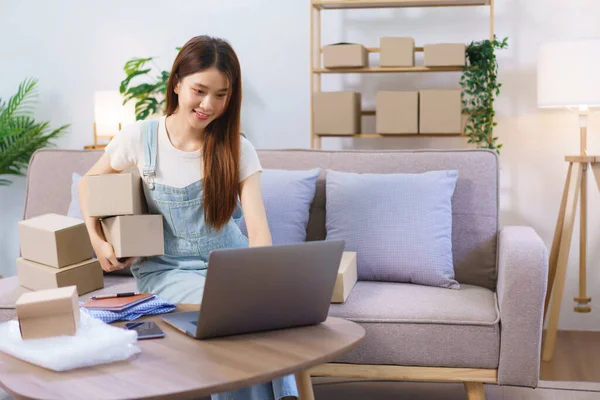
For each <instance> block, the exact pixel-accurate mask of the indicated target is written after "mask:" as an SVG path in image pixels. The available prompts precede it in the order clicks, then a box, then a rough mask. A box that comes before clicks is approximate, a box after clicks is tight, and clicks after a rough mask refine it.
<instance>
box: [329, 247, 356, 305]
mask: <svg viewBox="0 0 600 400" xmlns="http://www.w3.org/2000/svg"><path fill="white" fill-rule="evenodd" d="M357 276H358V273H357V270H356V252H353V251H345V252H344V254H343V255H342V260H341V261H340V269H339V270H338V276H337V279H336V281H335V286H334V288H333V296H332V297H331V302H332V303H343V302H345V301H346V299H347V298H348V296H349V295H350V291H351V290H352V288H353V287H354V285H356V280H357Z"/></svg>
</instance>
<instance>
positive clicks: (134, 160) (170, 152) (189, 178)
mask: <svg viewBox="0 0 600 400" xmlns="http://www.w3.org/2000/svg"><path fill="white" fill-rule="evenodd" d="M240 140H241V141H242V143H241V151H240V153H241V157H240V182H241V181H243V180H244V179H246V178H247V177H249V176H250V175H252V174H254V173H255V172H257V171H259V172H262V166H261V164H260V161H259V159H258V154H257V153H256V150H255V149H254V146H253V145H252V143H250V141H249V140H248V139H246V138H245V137H243V136H241V135H240ZM157 147H158V150H157V156H156V177H155V179H154V182H156V183H158V184H162V185H168V186H172V187H177V188H183V187H186V186H188V185H190V184H192V183H194V182H197V181H199V180H200V179H202V177H203V176H204V175H203V164H202V150H201V149H200V150H197V151H193V152H187V151H182V150H179V149H177V148H175V146H173V144H172V143H171V141H170V140H169V136H168V135H167V128H166V127H165V117H161V118H160V120H159V124H158V146H157ZM105 152H106V153H107V154H108V155H109V156H110V165H111V167H112V168H114V169H116V170H117V171H123V170H126V169H128V168H129V167H132V166H136V167H137V169H138V171H139V173H140V175H142V176H143V170H144V165H145V157H144V140H143V133H142V121H138V122H137V123H135V124H131V125H128V126H126V127H125V128H123V129H122V130H121V131H120V132H119V133H118V134H117V135H116V136H115V137H113V138H112V140H111V141H110V143H109V144H108V145H107V146H106V148H105Z"/></svg>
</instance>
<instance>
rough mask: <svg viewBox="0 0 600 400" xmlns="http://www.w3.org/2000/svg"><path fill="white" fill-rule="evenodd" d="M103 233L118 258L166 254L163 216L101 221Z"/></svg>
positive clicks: (130, 217) (124, 217) (137, 216)
mask: <svg viewBox="0 0 600 400" xmlns="http://www.w3.org/2000/svg"><path fill="white" fill-rule="evenodd" d="M101 225H102V231H103V232H104V236H105V237H106V241H107V242H108V243H110V244H111V245H112V246H113V248H114V250H115V255H116V256H117V258H121V257H149V256H161V255H163V254H164V253H165V247H164V246H165V242H164V232H163V217H162V215H126V216H118V217H112V218H105V219H102V220H101Z"/></svg>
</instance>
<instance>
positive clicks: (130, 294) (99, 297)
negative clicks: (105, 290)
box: [92, 292, 142, 300]
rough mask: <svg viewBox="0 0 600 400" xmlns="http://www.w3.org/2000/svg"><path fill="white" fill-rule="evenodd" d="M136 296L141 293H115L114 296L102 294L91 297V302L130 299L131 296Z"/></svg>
mask: <svg viewBox="0 0 600 400" xmlns="http://www.w3.org/2000/svg"><path fill="white" fill-rule="evenodd" d="M138 294H142V293H137V292H125V293H116V294H102V295H99V296H92V300H99V299H111V298H113V297H131V296H137V295H138Z"/></svg>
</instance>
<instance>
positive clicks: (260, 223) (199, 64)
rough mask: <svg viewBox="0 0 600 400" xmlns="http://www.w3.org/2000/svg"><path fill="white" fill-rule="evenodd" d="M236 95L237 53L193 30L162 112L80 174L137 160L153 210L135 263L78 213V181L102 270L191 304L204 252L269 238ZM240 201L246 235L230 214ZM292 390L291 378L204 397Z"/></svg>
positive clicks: (196, 298)
mask: <svg viewBox="0 0 600 400" xmlns="http://www.w3.org/2000/svg"><path fill="white" fill-rule="evenodd" d="M241 99H242V83H241V72H240V65H239V61H238V58H237V56H236V54H235V52H234V51H233V49H232V48H231V46H230V45H229V44H228V43H227V42H226V41H224V40H221V39H216V38H211V37H207V36H199V37H194V38H192V39H191V40H190V41H189V42H187V43H186V44H185V46H183V47H182V49H181V51H180V52H179V54H178V55H177V57H176V59H175V62H174V63H173V67H172V70H171V75H170V77H169V81H168V84H167V93H166V103H167V104H166V113H165V114H166V116H165V117H161V118H158V119H154V120H151V121H138V122H137V123H135V124H132V125H130V126H127V127H125V128H124V129H123V130H122V131H121V132H119V133H118V134H117V136H115V137H114V138H113V139H112V140H111V142H110V143H109V144H108V146H107V147H106V149H105V154H104V155H103V156H102V157H101V158H100V160H99V161H98V162H97V163H96V164H95V165H94V166H93V167H92V168H91V169H90V170H89V171H88V173H87V174H86V175H90V174H109V173H118V172H120V171H123V170H125V169H126V168H128V167H131V166H134V167H137V168H138V170H139V171H140V175H141V176H142V177H143V180H144V193H145V195H146V200H147V203H148V208H149V211H150V213H151V214H158V213H160V214H162V215H163V221H164V237H165V254H164V256H159V257H148V258H146V259H144V260H143V261H141V262H137V263H134V261H135V260H134V259H133V258H129V259H126V260H119V259H117V258H116V257H115V253H114V250H113V248H112V246H111V245H110V244H109V243H108V242H106V240H105V238H104V236H103V234H102V231H101V228H100V224H99V222H98V219H97V218H91V217H89V215H88V212H87V207H86V205H87V201H86V190H85V179H82V180H81V183H80V188H79V193H80V204H81V205H82V207H81V208H82V210H81V211H82V214H83V216H84V219H85V222H86V225H87V228H88V232H89V234H90V238H91V241H92V246H93V248H94V250H95V252H96V255H97V257H98V260H99V261H100V264H101V265H102V269H103V270H104V271H107V272H110V271H115V270H118V269H123V268H125V267H126V266H129V265H131V266H132V273H133V275H134V277H135V279H136V283H137V287H138V290H139V291H142V292H151V293H154V294H156V295H158V296H160V297H162V298H164V299H166V300H168V301H171V302H173V303H188V304H199V303H201V301H202V292H203V288H204V281H205V276H206V269H207V261H208V254H209V252H210V251H211V250H213V249H217V248H233V247H248V246H270V245H271V244H272V241H271V234H270V232H269V227H268V224H267V218H266V214H265V209H264V204H263V200H262V194H261V190H260V173H261V171H262V168H261V165H260V162H259V159H258V156H257V154H256V150H255V149H254V147H253V146H252V144H250V142H249V141H248V140H246V139H245V138H244V137H242V136H241V134H240V109H241ZM240 203H241V204H240ZM240 205H241V212H243V214H244V217H245V220H246V226H247V229H248V237H246V236H244V235H243V234H242V233H241V231H240V229H239V228H238V225H237V223H236V221H235V218H237V217H239V216H240V215H239V213H240V210H239V207H240ZM288 396H289V397H288ZM294 397H297V389H296V383H295V379H294V376H286V377H284V378H282V379H277V380H274V381H273V382H270V383H268V384H264V385H256V386H253V387H249V388H245V389H242V390H239V391H237V392H232V393H222V394H218V395H213V399H219V398H224V399H225V398H226V399H261V400H262V399H277V400H279V399H281V398H294Z"/></svg>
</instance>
